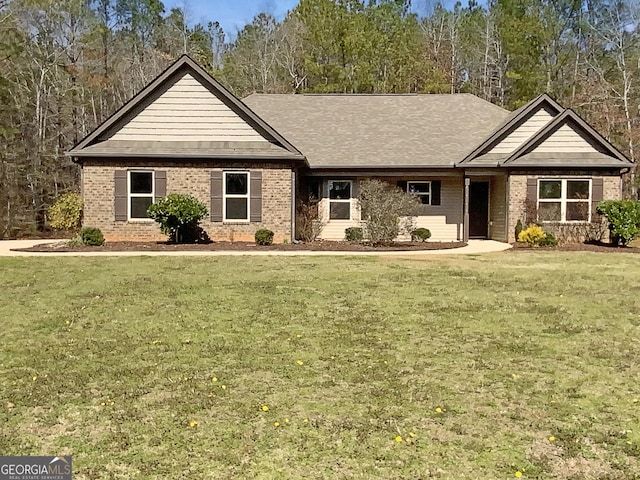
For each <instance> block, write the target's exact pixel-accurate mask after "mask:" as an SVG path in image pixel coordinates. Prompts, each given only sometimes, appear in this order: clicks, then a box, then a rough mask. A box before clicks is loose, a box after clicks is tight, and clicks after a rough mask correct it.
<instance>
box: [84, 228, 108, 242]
mask: <svg viewBox="0 0 640 480" xmlns="http://www.w3.org/2000/svg"><path fill="white" fill-rule="evenodd" d="M80 240H81V241H82V244H83V245H89V246H92V247H98V246H100V245H104V236H103V235H102V231H101V230H100V229H99V228H95V227H84V228H82V229H81V230H80Z"/></svg>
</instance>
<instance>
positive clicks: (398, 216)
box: [358, 179, 421, 245]
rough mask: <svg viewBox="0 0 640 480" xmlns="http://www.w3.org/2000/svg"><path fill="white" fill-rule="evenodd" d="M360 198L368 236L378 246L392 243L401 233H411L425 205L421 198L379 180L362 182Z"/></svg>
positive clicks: (366, 235) (366, 236) (365, 230)
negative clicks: (421, 202)
mask: <svg viewBox="0 0 640 480" xmlns="http://www.w3.org/2000/svg"><path fill="white" fill-rule="evenodd" d="M358 200H359V202H360V208H361V210H362V220H363V222H364V232H365V238H366V239H367V240H368V241H369V242H371V243H372V244H374V245H383V244H388V243H391V242H393V240H394V239H395V238H396V237H397V236H398V235H400V234H403V233H408V232H411V231H412V230H413V227H414V223H415V217H416V216H417V215H418V214H419V213H420V207H421V204H420V201H419V200H418V198H417V197H415V196H413V195H411V194H409V193H406V192H404V191H402V190H401V189H400V188H398V187H396V186H395V185H391V184H389V183H387V182H383V181H380V180H376V179H367V180H364V181H363V182H361V183H360V194H359V195H358Z"/></svg>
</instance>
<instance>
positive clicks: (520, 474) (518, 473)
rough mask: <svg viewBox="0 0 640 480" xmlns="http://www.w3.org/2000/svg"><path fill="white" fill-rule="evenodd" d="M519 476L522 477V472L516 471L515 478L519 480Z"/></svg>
mask: <svg viewBox="0 0 640 480" xmlns="http://www.w3.org/2000/svg"><path fill="white" fill-rule="evenodd" d="M521 476H522V472H521V471H520V470H518V471H517V472H516V477H518V478H520V477H521Z"/></svg>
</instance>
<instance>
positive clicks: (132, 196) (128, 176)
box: [127, 170, 156, 222]
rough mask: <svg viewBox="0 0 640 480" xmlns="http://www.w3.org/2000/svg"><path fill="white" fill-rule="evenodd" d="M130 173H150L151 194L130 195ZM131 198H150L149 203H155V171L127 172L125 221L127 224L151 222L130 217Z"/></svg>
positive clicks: (146, 219)
mask: <svg viewBox="0 0 640 480" xmlns="http://www.w3.org/2000/svg"><path fill="white" fill-rule="evenodd" d="M132 173H150V174H151V193H132V192H131V174H132ZM133 198H151V203H152V204H153V203H155V201H156V172H155V170H127V221H129V222H153V221H154V220H153V219H152V218H149V217H144V218H143V217H132V216H131V200H132V199H133Z"/></svg>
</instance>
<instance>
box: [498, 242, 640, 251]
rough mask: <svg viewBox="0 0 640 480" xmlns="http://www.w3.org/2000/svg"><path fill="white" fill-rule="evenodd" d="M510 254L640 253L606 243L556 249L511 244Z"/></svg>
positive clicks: (576, 244)
mask: <svg viewBox="0 0 640 480" xmlns="http://www.w3.org/2000/svg"><path fill="white" fill-rule="evenodd" d="M511 245H513V248H512V249H510V250H509V251H511V252H522V251H525V252H531V251H540V252H549V251H556V252H557V251H560V252H601V253H640V247H615V246H612V245H610V244H608V243H572V244H568V245H559V246H557V247H532V246H530V245H528V244H525V243H517V242H516V243H512V244H511Z"/></svg>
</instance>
